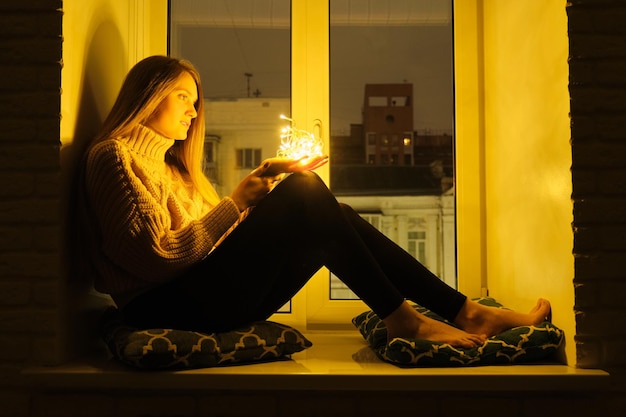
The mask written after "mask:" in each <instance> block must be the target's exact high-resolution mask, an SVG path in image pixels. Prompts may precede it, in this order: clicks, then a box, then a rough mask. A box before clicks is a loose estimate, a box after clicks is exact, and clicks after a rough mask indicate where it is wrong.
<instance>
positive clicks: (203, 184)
mask: <svg viewBox="0 0 626 417" xmlns="http://www.w3.org/2000/svg"><path fill="white" fill-rule="evenodd" d="M185 72H187V73H188V74H190V75H191V76H192V77H193V79H194V80H195V82H196V86H197V88H198V101H197V102H196V106H195V107H196V111H197V113H198V117H196V119H195V120H194V121H193V122H192V123H191V127H190V128H189V131H188V133H187V139H186V140H177V141H176V142H175V143H174V145H173V146H172V147H171V148H170V149H169V151H168V152H167V155H166V162H167V163H169V164H171V165H174V166H176V167H177V168H178V170H179V171H180V172H181V173H182V174H183V175H186V176H188V178H187V179H188V180H189V181H191V183H192V184H193V186H194V187H195V188H196V189H197V190H198V191H199V192H200V194H201V195H202V196H203V197H204V198H205V199H206V200H207V201H208V202H209V203H210V204H211V205H215V204H217V203H218V202H219V199H220V198H219V196H218V194H217V192H216V191H215V189H214V188H213V186H212V185H211V182H210V181H209V180H208V179H207V178H206V176H205V175H204V172H203V169H202V168H203V166H202V164H203V161H204V130H205V126H204V123H205V121H204V100H203V94H202V84H201V82H200V74H199V73H198V70H196V68H195V67H194V66H193V64H191V63H190V62H189V61H186V60H183V59H177V58H171V57H167V56H160V55H156V56H151V57H148V58H145V59H143V60H141V61H139V62H138V63H137V64H136V65H135V66H134V67H133V68H132V69H131V70H130V71H129V72H128V75H127V76H126V79H125V80H124V83H123V84H122V88H121V89H120V92H119V94H118V96H117V99H116V100H115V103H114V104H113V107H112V108H111V111H110V112H109V115H108V116H107V118H106V119H105V120H104V123H103V125H102V129H101V130H100V133H99V134H98V135H97V136H96V137H95V138H94V141H95V142H99V141H102V140H105V139H108V138H119V137H125V136H128V135H129V134H130V132H131V131H132V130H133V129H134V128H135V127H137V125H138V124H144V123H145V122H146V121H147V120H148V119H149V118H150V116H151V115H152V114H153V113H154V112H155V111H156V109H157V107H158V106H159V104H161V102H162V101H163V100H164V99H165V98H166V97H167V96H168V95H169V94H170V93H171V92H172V91H174V88H175V87H176V82H177V80H178V78H179V77H180V76H181V75H182V74H183V73H185Z"/></svg>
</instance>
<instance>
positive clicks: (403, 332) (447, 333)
mask: <svg viewBox="0 0 626 417" xmlns="http://www.w3.org/2000/svg"><path fill="white" fill-rule="evenodd" d="M383 322H385V326H386V327H387V340H391V339H393V338H395V337H402V338H408V339H424V340H430V341H433V342H440V343H448V344H450V345H452V346H455V347H463V348H472V347H475V346H478V345H481V344H482V343H483V342H484V341H485V340H486V337H485V336H484V335H479V334H471V333H468V332H465V331H463V330H461V329H457V328H456V327H453V326H450V325H448V324H446V323H443V322H441V321H438V320H433V319H431V318H429V317H426V316H424V315H423V314H421V313H419V312H417V311H416V310H415V309H414V308H413V307H411V306H410V305H409V304H408V303H407V302H406V301H405V302H404V303H402V304H401V305H400V307H398V309H396V310H395V311H394V312H393V313H391V314H390V315H389V316H387V317H386V318H385V319H383Z"/></svg>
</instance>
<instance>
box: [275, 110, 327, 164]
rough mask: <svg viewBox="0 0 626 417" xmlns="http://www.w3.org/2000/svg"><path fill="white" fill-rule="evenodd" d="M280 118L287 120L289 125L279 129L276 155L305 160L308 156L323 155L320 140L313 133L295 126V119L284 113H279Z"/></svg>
mask: <svg viewBox="0 0 626 417" xmlns="http://www.w3.org/2000/svg"><path fill="white" fill-rule="evenodd" d="M280 118H281V119H283V120H287V121H289V125H288V126H285V127H284V128H283V129H282V131H281V135H280V147H279V148H278V152H277V156H279V157H281V158H289V159H300V160H303V161H306V160H307V159H309V158H313V157H315V156H322V155H323V154H322V150H323V148H324V146H323V144H322V141H321V140H319V139H316V138H315V135H314V134H313V133H311V132H308V131H306V130H302V129H298V128H296V123H295V121H294V120H292V119H290V118H288V117H286V116H285V115H282V114H281V115H280Z"/></svg>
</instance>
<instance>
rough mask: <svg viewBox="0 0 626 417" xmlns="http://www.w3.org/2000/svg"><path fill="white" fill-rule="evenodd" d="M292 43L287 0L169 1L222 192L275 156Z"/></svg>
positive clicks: (287, 104)
mask: <svg viewBox="0 0 626 417" xmlns="http://www.w3.org/2000/svg"><path fill="white" fill-rule="evenodd" d="M290 48H291V3H290V0H237V1H232V0H170V40H169V53H170V55H171V56H175V57H180V58H185V59H188V60H189V61H191V62H192V63H193V64H194V65H195V66H196V67H197V68H198V71H199V72H200V75H201V78H202V84H203V90H204V100H205V112H206V114H205V115H206V139H205V142H206V146H205V148H206V152H207V155H205V161H206V168H205V169H206V173H207V175H208V177H209V178H210V179H211V181H212V182H213V184H214V186H215V188H216V190H217V192H218V193H219V194H220V195H229V194H230V193H231V192H232V190H233V189H234V188H235V186H236V185H237V184H238V183H239V181H240V180H241V179H242V178H243V177H244V176H245V175H246V174H248V173H249V172H250V170H251V169H252V168H254V167H256V166H257V165H258V164H259V163H260V162H261V160H262V159H265V158H268V157H272V156H275V155H276V152H277V149H278V146H279V145H280V130H281V128H282V127H284V125H285V122H284V120H281V119H280V116H281V115H286V116H289V115H290V113H291V50H290ZM289 308H290V306H289V305H287V306H286V307H285V308H283V309H282V310H281V311H285V310H287V311H288V310H289Z"/></svg>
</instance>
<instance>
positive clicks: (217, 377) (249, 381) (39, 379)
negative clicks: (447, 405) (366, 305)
mask: <svg viewBox="0 0 626 417" xmlns="http://www.w3.org/2000/svg"><path fill="white" fill-rule="evenodd" d="M307 337H309V338H310V339H311V340H312V341H313V343H314V346H313V347H312V348H310V349H307V350H305V351H304V352H300V353H297V354H295V355H293V356H292V358H291V360H286V361H279V362H270V363H256V364H250V365H242V366H229V367H219V368H207V369H196V370H186V371H166V372H142V371H136V370H132V369H129V368H126V367H123V366H121V365H119V364H117V363H116V362H113V361H111V360H102V359H100V360H90V361H88V360H85V361H82V362H77V363H69V364H65V365H62V366H56V367H32V368H28V369H25V370H24V371H23V372H22V376H23V377H24V381H23V382H24V383H25V384H27V385H28V386H31V387H32V386H36V387H39V388H44V389H45V388H54V389H57V390H58V389H72V390H75V389H81V390H84V389H108V390H126V389H147V390H159V389H168V390H171V389H172V388H173V387H176V389H179V390H201V391H208V390H220V391H230V390H232V391H277V390H280V391H284V390H292V391H305V390H306V391H310V390H316V391H327V390H333V391H405V392H408V391H444V392H449V391H457V392H460V391H465V392H477V391H488V392H494V391H499V392H506V391H509V392H510V391H526V392H529V391H551V392H554V391H560V392H583V391H584V392H589V391H602V390H605V389H607V388H608V387H609V374H608V373H606V372H604V371H600V370H590V369H577V368H572V367H569V366H566V365H562V364H556V363H543V364H536V365H511V366H478V367H465V368H399V367H396V366H394V365H391V364H388V363H385V362H382V361H380V360H379V359H378V358H376V356H375V355H374V353H373V352H372V351H371V350H370V349H369V348H368V347H367V346H366V345H365V342H364V341H363V339H362V338H361V337H360V336H359V335H358V333H356V332H354V331H351V332H340V331H326V332H324V331H319V332H309V333H307Z"/></svg>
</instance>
